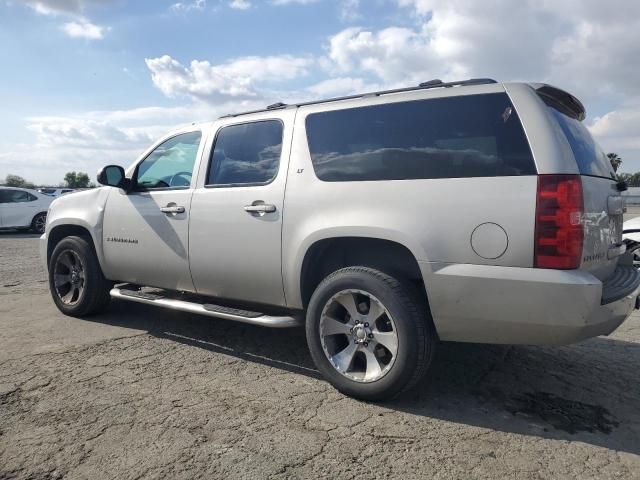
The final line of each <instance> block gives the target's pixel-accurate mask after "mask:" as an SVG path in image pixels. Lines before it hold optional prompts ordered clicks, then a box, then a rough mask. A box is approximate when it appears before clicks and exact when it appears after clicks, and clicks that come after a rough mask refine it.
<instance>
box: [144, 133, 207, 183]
mask: <svg viewBox="0 0 640 480" xmlns="http://www.w3.org/2000/svg"><path fill="white" fill-rule="evenodd" d="M201 136H202V135H201V133H200V132H190V133H183V134H182V135H177V136H175V137H172V138H170V139H169V140H167V141H165V142H163V143H161V144H160V145H158V146H157V147H156V149H155V150H154V151H153V152H151V153H150V154H149V155H148V156H147V157H146V158H145V159H144V160H143V161H142V162H141V163H140V164H139V165H138V173H137V185H138V188H140V189H143V190H147V189H153V188H186V187H188V186H189V185H191V175H192V173H193V164H194V163H195V161H196V155H197V153H198V146H199V145H200V138H201Z"/></svg>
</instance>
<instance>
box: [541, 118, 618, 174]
mask: <svg viewBox="0 0 640 480" xmlns="http://www.w3.org/2000/svg"><path fill="white" fill-rule="evenodd" d="M549 109H550V110H551V112H552V113H553V116H554V117H555V119H556V120H557V121H558V125H559V126H560V129H561V130H562V132H563V133H564V136H565V137H566V139H567V141H568V142H569V145H570V146H571V151H572V152H573V156H574V158H575V159H576V163H577V164H578V170H579V171H580V173H581V174H582V175H594V176H597V177H607V178H615V174H614V173H613V170H612V169H611V163H610V162H609V159H608V158H607V156H606V155H605V153H604V152H603V151H602V149H601V148H600V146H599V145H598V144H597V143H596V142H595V140H594V139H593V137H592V136H591V134H590V133H589V130H587V127H585V126H584V124H583V123H582V122H581V121H579V120H576V119H575V118H571V117H569V116H567V115H565V114H564V113H561V112H560V111H558V110H557V109H556V108H554V107H553V106H549Z"/></svg>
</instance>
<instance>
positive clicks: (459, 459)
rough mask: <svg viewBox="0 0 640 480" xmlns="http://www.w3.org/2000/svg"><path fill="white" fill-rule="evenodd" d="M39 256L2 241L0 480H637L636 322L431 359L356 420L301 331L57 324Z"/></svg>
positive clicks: (184, 324)
mask: <svg viewBox="0 0 640 480" xmlns="http://www.w3.org/2000/svg"><path fill="white" fill-rule="evenodd" d="M37 242H38V240H37V237H36V236H33V235H20V234H10V233H0V479H13V478H16V479H58V478H65V479H67V478H68V479H81V478H107V479H110V478H113V479H138V478H163V477H165V478H172V479H173V478H175V479H181V478H184V479H192V478H243V479H244V478H246V479H253V478H256V479H258V478H259V479H262V478H273V479H284V478H330V479H338V478H405V479H412V478H416V479H417V478H431V479H440V478H442V479H450V478H496V477H502V478H532V479H540V478H580V479H589V478H594V479H596V478H597V479H606V478H624V479H627V478H629V479H633V478H640V382H638V380H639V378H640V374H639V373H638V371H639V367H640V315H638V314H637V313H636V314H634V316H633V317H632V318H630V319H629V320H627V322H625V324H623V326H622V327H621V328H620V329H619V330H618V331H616V332H615V333H614V334H613V335H612V336H610V337H599V338H595V339H592V340H589V341H586V342H583V343H580V344H577V345H571V346H565V347H524V346H513V347H509V346H490V345H471V344H442V345H441V346H440V348H439V350H438V352H437V354H436V359H435V361H434V364H433V367H432V369H431V373H430V374H429V376H428V378H427V379H426V380H425V381H424V382H422V384H421V385H420V386H419V387H418V388H417V389H416V390H414V391H412V392H408V393H407V394H405V395H403V396H402V397H400V398H398V399H396V400H394V401H390V402H385V403H380V404H367V403H363V402H359V401H356V400H353V399H350V398H347V397H345V396H344V395H341V394H340V393H337V392H336V391H335V390H333V388H332V387H331V386H329V385H328V384H327V383H325V382H324V381H323V380H322V379H320V378H319V375H318V373H317V372H316V370H315V368H314V366H313V363H312V362H311V359H310V357H309V354H308V352H307V349H306V345H305V339H304V332H303V331H302V330H301V329H293V330H287V331H280V330H268V329H264V328H260V327H254V326H249V325H241V324H234V323H231V322H225V321H217V320H215V319H211V318H206V317H200V316H197V315H189V314H185V313H180V312H171V311H165V310H160V309H155V308H153V307H147V306H143V305H136V304H132V303H122V302H113V303H112V306H111V308H110V310H109V312H108V313H106V314H103V315H100V316H96V317H92V318H91V319H89V320H79V319H73V318H68V317H64V316H62V315H61V314H60V313H59V312H58V311H57V310H56V309H55V307H54V305H53V303H52V301H51V299H50V297H49V293H48V290H47V284H46V281H45V273H44V270H43V269H42V266H41V265H40V261H39V258H38V251H37Z"/></svg>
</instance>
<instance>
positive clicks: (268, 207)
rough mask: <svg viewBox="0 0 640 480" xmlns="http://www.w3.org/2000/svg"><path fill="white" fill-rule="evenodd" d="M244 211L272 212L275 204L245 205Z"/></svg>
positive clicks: (274, 209)
mask: <svg viewBox="0 0 640 480" xmlns="http://www.w3.org/2000/svg"><path fill="white" fill-rule="evenodd" d="M244 211H245V212H249V213H273V212H275V211H276V206H275V205H270V204H268V203H259V204H257V205H245V206H244Z"/></svg>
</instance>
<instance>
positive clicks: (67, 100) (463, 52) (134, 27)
mask: <svg viewBox="0 0 640 480" xmlns="http://www.w3.org/2000/svg"><path fill="white" fill-rule="evenodd" d="M471 77H490V78H495V79H497V80H499V81H521V80H522V81H536V82H547V83H551V84H553V85H556V86H558V87H561V88H563V89H565V90H568V91H570V92H571V93H573V94H574V95H576V96H577V97H578V98H580V99H581V100H582V102H583V103H584V104H585V106H586V109H587V119H586V120H585V122H586V124H587V126H588V127H589V129H590V130H591V132H592V133H593V134H594V136H595V137H596V139H597V140H598V141H599V142H600V144H601V145H602V147H603V148H604V150H605V151H607V152H612V151H613V152H616V153H618V154H619V155H620V156H621V157H622V159H623V166H622V171H625V172H635V171H640V135H639V132H640V1H638V0H608V1H601V0H535V1H529V0H484V1H482V2H479V1H477V0H181V1H180V2H176V1H175V0H171V1H164V0H146V1H144V0H136V1H133V0H130V1H127V0H0V180H1V179H3V178H4V177H5V176H6V175H7V174H16V175H20V176H23V177H25V178H26V179H28V180H30V181H33V182H36V183H38V184H51V185H57V184H59V183H61V182H62V179H63V177H64V174H65V172H67V171H70V170H81V171H85V172H87V173H89V175H90V176H91V177H92V178H95V172H96V171H97V170H98V169H99V168H100V167H101V166H103V165H106V164H110V163H117V164H120V165H123V166H127V165H129V164H131V163H132V162H133V161H134V160H135V159H136V158H137V156H138V155H139V154H140V153H141V152H142V151H144V150H145V149H146V148H147V147H148V146H150V145H151V143H153V142H154V141H155V140H156V139H157V138H159V137H160V136H161V135H163V134H164V133H166V132H168V131H169V130H171V129H173V128H174V127H177V126H180V125H184V124H188V123H191V122H201V121H211V120H214V119H216V118H217V117H219V116H220V115H223V114H225V113H231V112H236V111H242V110H246V109H252V108H262V107H264V106H266V105H269V104H272V103H275V102H277V101H283V102H285V103H286V102H288V101H289V102H291V101H302V100H309V99H314V98H324V97H330V96H337V95H343V94H352V93H358V92H365V91H369V90H375V89H380V88H387V87H390V88H392V87H398V86H412V85H417V84H419V83H420V82H423V81H426V80H430V79H434V78H439V79H442V80H444V81H451V80H460V79H465V78H471Z"/></svg>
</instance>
